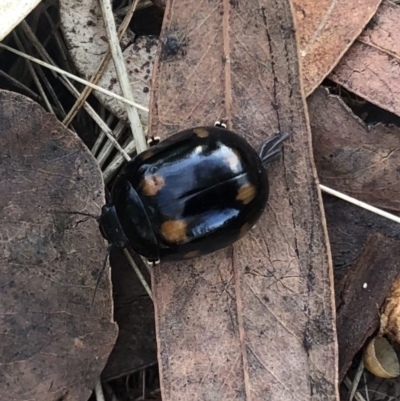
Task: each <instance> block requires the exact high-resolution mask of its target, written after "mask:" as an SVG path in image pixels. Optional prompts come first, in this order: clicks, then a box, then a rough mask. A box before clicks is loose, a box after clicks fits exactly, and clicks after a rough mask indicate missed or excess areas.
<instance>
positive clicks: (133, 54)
mask: <svg viewBox="0 0 400 401" xmlns="http://www.w3.org/2000/svg"><path fill="white" fill-rule="evenodd" d="M60 19H61V29H62V31H63V34H64V37H65V40H66V42H67V46H68V48H69V52H70V54H71V57H72V59H73V60H74V63H75V66H76V68H77V70H78V71H79V73H80V74H82V76H83V77H84V78H86V79H88V80H90V79H91V77H92V76H93V75H94V74H95V73H96V71H97V68H98V66H99V65H100V63H101V61H102V60H103V58H104V56H105V54H106V52H107V50H108V48H109V46H108V40H107V34H106V30H105V28H104V21H103V17H102V14H101V8H100V5H99V2H98V0H83V1H76V0H61V1H60ZM117 23H118V21H117ZM118 25H119V23H118ZM157 44H158V40H157V39H156V38H149V37H145V36H141V37H139V38H137V40H134V34H133V33H132V32H131V31H129V30H128V31H127V33H126V34H125V36H124V37H123V39H122V41H121V46H122V50H123V54H124V60H125V63H126V66H127V71H128V74H129V79H130V83H131V85H132V90H133V95H134V99H135V102H136V103H139V104H141V105H143V106H145V107H148V105H149V101H150V88H151V76H152V70H153V64H154V57H155V53H156V49H157ZM98 85H99V86H101V87H103V88H106V89H108V90H110V91H113V92H115V93H117V94H119V95H121V90H120V87H119V83H118V81H117V77H116V72H115V69H114V63H113V61H112V59H111V60H110V61H109V63H108V65H107V68H106V71H105V72H104V74H103V76H102V78H101V79H100V81H99V82H98ZM94 93H95V94H96V96H97V97H98V99H99V100H100V101H101V102H103V104H104V105H105V106H106V107H107V108H108V109H109V110H111V112H112V113H114V114H115V115H116V116H117V117H119V118H123V119H126V114H125V106H124V104H122V103H121V102H119V101H116V100H115V99H113V98H111V97H109V96H107V95H104V94H103V93H99V92H96V91H95V92H94ZM139 115H140V118H141V121H142V123H143V124H144V125H147V117H148V115H147V113H146V112H143V111H140V110H139Z"/></svg>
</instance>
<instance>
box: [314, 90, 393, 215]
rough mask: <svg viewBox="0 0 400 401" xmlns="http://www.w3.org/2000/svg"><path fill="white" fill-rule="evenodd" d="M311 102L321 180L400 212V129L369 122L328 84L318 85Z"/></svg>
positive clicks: (363, 199) (315, 146) (316, 157)
mask: <svg viewBox="0 0 400 401" xmlns="http://www.w3.org/2000/svg"><path fill="white" fill-rule="evenodd" d="M308 105H309V108H308V109H309V115H310V123H311V129H312V134H313V141H314V157H315V163H316V165H317V171H318V175H319V179H320V181H321V183H322V184H324V185H326V186H328V187H331V188H334V189H336V190H337V191H341V192H344V193H346V194H348V195H350V196H353V197H355V198H357V199H360V200H362V201H365V202H367V203H371V204H373V205H374V206H377V207H381V208H384V209H389V210H393V211H396V212H398V211H400V180H399V169H398V167H399V165H400V153H399V152H398V149H400V128H399V127H395V126H393V127H386V126H384V125H381V124H378V125H375V126H367V125H366V124H365V123H364V122H363V121H362V120H361V119H359V118H358V117H356V116H355V115H354V114H353V113H352V111H351V110H350V109H349V108H348V107H347V106H346V105H345V104H344V103H343V101H342V100H341V99H340V98H339V97H338V96H333V95H329V91H328V90H327V89H325V88H318V89H317V90H316V91H315V92H314V93H313V94H312V95H311V96H310V97H309V98H308Z"/></svg>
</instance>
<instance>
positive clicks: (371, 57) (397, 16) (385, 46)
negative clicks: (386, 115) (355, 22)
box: [329, 0, 400, 116]
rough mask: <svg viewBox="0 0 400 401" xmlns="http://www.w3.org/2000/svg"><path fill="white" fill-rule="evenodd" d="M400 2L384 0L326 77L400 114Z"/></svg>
mask: <svg viewBox="0 0 400 401" xmlns="http://www.w3.org/2000/svg"><path fill="white" fill-rule="evenodd" d="M399 21H400V5H398V4H395V3H392V2H390V1H388V0H385V1H384V2H383V3H382V5H381V6H380V7H379V9H378V11H377V13H376V15H375V16H374V17H373V19H372V21H371V23H370V24H369V25H368V26H367V28H366V29H365V31H364V32H363V33H362V35H361V36H360V37H359V38H358V40H357V41H356V42H355V43H354V45H353V46H352V47H351V48H350V50H349V51H348V52H347V53H346V55H345V56H344V57H343V58H342V59H341V61H340V63H339V64H338V65H337V67H336V68H335V69H334V71H333V72H332V73H331V74H330V75H329V78H330V79H332V80H333V81H335V82H336V83H338V84H339V85H342V86H343V87H345V88H346V89H348V90H349V91H351V92H353V93H355V94H357V95H359V96H361V97H363V98H364V99H366V100H368V101H369V102H371V103H373V104H376V105H377V106H379V107H381V108H383V109H385V110H388V111H390V112H392V113H395V114H397V115H399V116H400V61H399V60H400V41H399V40H398V37H399Z"/></svg>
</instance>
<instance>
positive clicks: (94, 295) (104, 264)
mask: <svg viewBox="0 0 400 401" xmlns="http://www.w3.org/2000/svg"><path fill="white" fill-rule="evenodd" d="M110 252H111V245H110V246H109V247H108V248H107V254H106V257H105V258H104V262H103V266H102V267H101V270H100V272H99V275H98V276H97V282H96V287H95V289H94V293H93V298H92V303H91V304H90V308H89V310H90V309H92V307H93V304H94V299H95V298H96V293H97V290H98V288H99V285H100V281H101V278H102V277H103V274H104V271H105V270H106V267H107V260H108V258H109V257H110Z"/></svg>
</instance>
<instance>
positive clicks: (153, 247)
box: [100, 125, 289, 262]
mask: <svg viewBox="0 0 400 401" xmlns="http://www.w3.org/2000/svg"><path fill="white" fill-rule="evenodd" d="M288 137H289V135H288V134H281V135H275V136H273V137H271V138H269V139H268V140H267V141H265V142H264V144H263V145H262V147H261V151H260V153H259V154H258V153H257V152H256V151H255V150H254V148H253V147H252V146H251V145H250V144H249V143H248V142H246V140H244V139H243V138H241V137H240V136H239V135H237V134H235V133H234V132H232V131H229V130H227V129H225V128H224V127H223V126H222V127H221V125H220V126H219V127H218V126H215V127H197V128H192V129H188V130H185V131H181V132H179V133H177V134H175V135H173V136H171V137H169V138H168V139H166V140H164V141H162V142H160V143H158V144H157V145H155V146H153V147H151V148H149V149H147V150H145V151H144V152H142V153H140V154H139V155H138V156H136V157H135V158H134V159H133V160H131V161H130V162H129V163H128V164H127V166H126V168H125V171H124V172H123V173H122V175H120V176H119V177H118V178H117V179H116V182H115V183H114V186H113V189H112V193H111V202H109V203H107V204H106V205H105V206H103V208H102V213H101V217H100V228H101V231H102V234H103V236H104V238H106V239H107V240H108V242H109V243H110V244H111V245H112V246H116V247H119V248H125V247H128V246H130V247H131V248H132V249H133V250H134V251H136V252H137V253H138V254H140V255H142V256H143V257H145V258H147V259H148V260H149V261H150V262H157V261H159V260H160V259H161V260H182V259H191V258H195V257H198V256H201V255H205V254H208V253H211V252H214V251H216V250H218V249H221V248H224V247H226V246H228V245H231V244H233V243H234V242H235V241H237V240H238V239H239V238H241V237H242V236H243V235H244V234H246V233H247V232H248V231H249V230H250V229H251V228H252V227H253V226H254V224H255V223H256V222H257V220H258V219H259V217H260V216H261V214H262V212H263V210H264V208H265V205H266V203H267V199H268V194H269V185H268V178H267V173H266V171H265V168H266V167H267V166H268V164H269V163H270V162H271V161H272V160H274V159H275V158H276V157H277V156H278V155H279V154H280V152H281V144H282V142H283V141H284V140H286V139H287V138H288Z"/></svg>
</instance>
